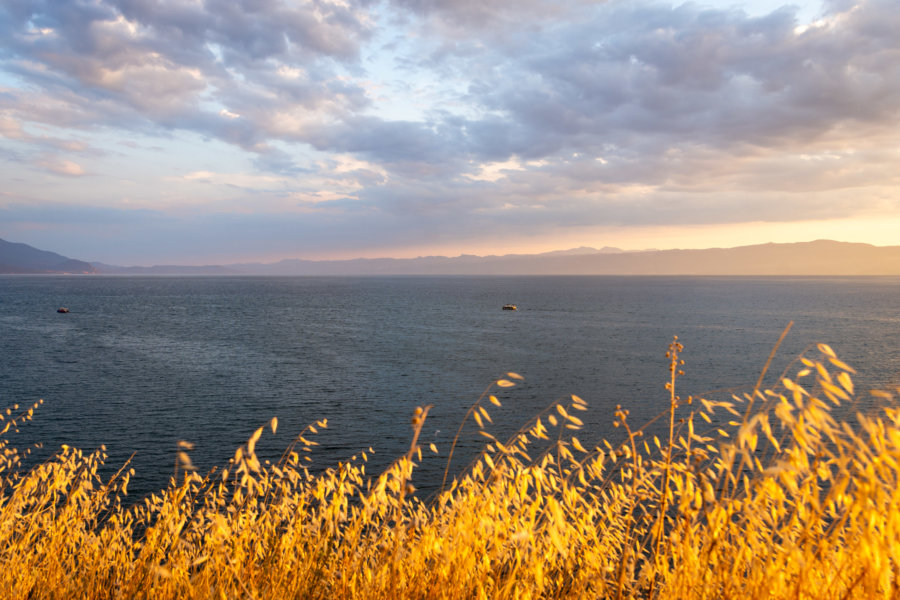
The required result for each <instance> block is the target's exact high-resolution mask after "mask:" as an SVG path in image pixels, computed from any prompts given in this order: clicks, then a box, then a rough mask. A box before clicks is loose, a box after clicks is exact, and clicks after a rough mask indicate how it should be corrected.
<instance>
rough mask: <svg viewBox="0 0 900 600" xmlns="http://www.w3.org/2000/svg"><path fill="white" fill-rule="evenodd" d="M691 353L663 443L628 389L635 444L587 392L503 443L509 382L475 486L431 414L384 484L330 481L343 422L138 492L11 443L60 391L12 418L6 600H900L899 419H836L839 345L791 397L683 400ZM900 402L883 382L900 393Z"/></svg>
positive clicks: (186, 457) (419, 415)
mask: <svg viewBox="0 0 900 600" xmlns="http://www.w3.org/2000/svg"><path fill="white" fill-rule="evenodd" d="M680 351H681V346H680V344H679V343H678V341H677V339H676V340H674V341H673V342H672V344H671V346H670V347H669V353H668V357H669V364H670V372H669V375H668V383H667V388H668V389H669V394H670V395H669V399H670V403H669V407H668V410H667V411H666V413H665V414H664V415H663V416H662V418H663V419H664V420H665V423H666V425H667V428H664V429H665V430H666V431H667V432H668V434H667V435H663V436H662V437H663V439H659V438H657V437H655V436H652V435H649V434H648V435H644V431H642V429H641V428H640V427H639V426H640V425H642V424H633V423H631V422H630V421H629V419H628V411H627V406H626V404H627V403H626V402H625V401H623V406H622V407H620V408H619V409H618V410H617V412H616V414H615V417H614V418H615V420H616V424H617V425H618V426H619V427H620V429H619V431H622V432H624V433H623V436H622V438H621V439H624V440H625V441H624V443H621V444H617V445H612V444H610V443H609V442H601V443H600V444H597V445H593V444H588V443H586V441H584V440H580V439H579V437H578V436H579V434H581V435H584V434H582V432H581V431H580V429H581V426H582V422H581V420H580V419H579V416H578V415H579V413H580V411H582V410H583V409H584V408H585V403H584V402H583V401H582V400H581V399H580V398H578V397H574V396H573V397H570V398H569V399H568V400H567V401H566V402H563V403H558V404H554V405H553V406H551V407H549V408H548V409H547V410H546V411H545V412H543V413H542V414H540V415H536V416H535V417H534V419H533V420H532V421H531V422H530V423H528V424H527V425H526V426H525V427H523V428H522V429H521V430H520V431H519V433H517V434H516V435H515V436H513V437H512V438H511V439H506V440H498V439H495V438H494V437H493V436H492V435H491V434H490V433H489V432H488V427H487V425H488V421H489V420H490V413H489V408H490V407H491V406H492V403H493V404H497V403H499V401H498V400H497V398H496V397H495V396H494V395H493V394H494V393H495V392H493V390H494V388H495V387H501V388H502V387H510V386H513V385H515V382H516V379H517V377H518V376H517V375H516V374H514V373H509V374H507V375H505V376H504V377H503V378H501V379H498V380H497V381H495V382H494V384H493V386H492V387H491V388H489V390H488V391H487V392H486V393H485V395H484V396H483V397H482V398H481V399H479V400H478V401H477V402H476V403H475V404H474V405H473V406H472V408H471V410H470V412H469V415H468V416H467V420H468V423H470V424H471V425H473V426H475V427H478V428H479V429H480V430H481V432H482V434H483V435H484V436H485V450H484V453H483V454H482V455H481V457H480V459H479V460H477V461H476V462H475V463H474V464H472V465H471V466H470V467H469V468H468V469H467V470H465V471H464V472H463V474H462V475H459V476H457V477H456V478H454V477H452V476H449V472H450V470H449V467H450V465H451V464H452V462H451V456H452V451H453V448H441V449H437V448H434V447H433V446H431V447H420V446H419V444H418V434H419V431H420V430H421V427H422V424H423V423H424V421H425V419H427V416H428V408H429V407H422V408H420V409H418V410H417V411H416V413H415V414H414V415H413V418H412V431H411V445H410V450H409V452H408V453H407V454H406V455H405V456H401V457H399V458H398V459H397V460H396V462H395V463H394V464H393V465H392V466H391V467H390V468H389V469H387V471H385V472H383V473H374V474H370V473H368V472H367V470H366V459H367V455H366V453H360V454H359V455H358V456H356V457H355V458H354V460H352V461H350V462H347V463H340V464H337V465H333V466H332V467H331V468H328V469H326V470H322V471H316V472H313V471H311V470H310V469H309V468H308V464H309V461H308V460H307V456H308V454H309V452H308V450H309V449H310V448H311V447H312V446H313V445H314V444H315V433H316V431H317V430H318V429H321V428H323V427H326V426H327V423H325V422H319V423H316V424H314V425H312V426H310V427H308V428H307V430H305V431H304V432H302V433H301V434H300V435H299V436H298V437H297V438H296V440H295V441H294V443H293V444H292V445H291V446H290V447H289V448H288V449H287V450H286V451H285V453H284V456H283V457H282V459H281V460H280V461H279V462H277V463H268V462H266V461H260V459H259V458H258V457H257V455H256V452H255V445H256V443H257V441H258V440H259V438H260V436H262V435H267V431H268V430H269V429H271V430H272V431H274V430H275V429H276V427H277V420H276V419H272V421H271V422H270V423H269V424H268V425H267V426H266V428H260V429H259V430H257V431H256V432H255V433H254V434H253V436H252V437H251V438H250V439H249V440H248V442H247V443H246V444H245V445H243V446H242V447H240V448H239V449H237V451H236V452H235V455H234V457H233V459H232V460H231V461H230V462H229V464H227V465H225V466H224V467H223V468H221V469H216V470H213V472H211V473H208V474H201V473H198V472H197V471H196V470H195V469H194V468H193V466H192V465H191V461H190V449H191V446H190V444H188V443H186V442H185V443H182V445H181V446H182V447H181V448H180V451H179V454H178V459H177V461H178V467H177V469H176V472H175V474H174V476H173V478H172V481H171V483H170V485H169V486H168V487H167V489H165V490H161V491H160V492H158V493H156V494H153V495H151V496H149V497H147V498H146V499H144V500H143V501H142V502H138V503H136V504H129V503H125V502H124V500H123V497H124V494H126V491H127V486H128V481H129V478H130V477H131V475H132V474H133V472H132V471H131V470H130V469H129V467H128V465H126V466H125V467H123V468H122V470H121V471H120V472H119V473H118V474H117V475H116V476H114V477H112V478H108V479H106V480H104V479H102V478H101V477H100V476H99V475H98V470H99V468H100V467H101V465H102V463H103V461H104V458H105V455H104V451H103V450H102V449H100V450H98V451H96V452H93V453H90V454H86V453H83V452H82V451H80V450H77V449H74V448H67V447H63V448H62V450H61V451H60V452H59V453H58V454H57V455H56V456H55V458H53V459H52V460H50V461H48V462H45V463H43V464H40V465H38V466H35V467H32V468H28V469H25V468H23V467H21V462H22V458H23V456H24V453H25V451H20V450H17V449H16V448H15V447H14V445H13V444H12V442H11V440H12V439H14V436H13V434H14V432H15V430H16V428H18V427H19V426H21V425H22V423H23V422H24V421H27V420H28V419H30V418H31V416H32V414H33V413H34V411H35V409H37V408H38V404H35V405H33V406H29V407H27V408H24V409H20V408H18V407H12V408H10V409H9V410H8V411H7V412H6V414H5V415H4V416H3V421H2V422H0V423H2V425H0V427H3V426H5V430H4V432H3V436H2V438H0V450H2V452H0V454H2V457H0V478H2V479H0V552H2V555H0V556H2V568H0V596H2V597H3V598H8V599H14V598H86V599H87V598H90V599H94V598H125V599H128V598H173V599H174V598H277V599H282V598H328V599H331V598H385V599H388V598H390V599H395V598H460V599H463V598H466V599H468V598H635V597H638V598H648V597H653V598H657V597H658V598H809V599H822V598H834V599H841V598H896V597H900V571H898V559H900V510H898V509H900V485H898V483H900V482H898V475H900V411H898V410H897V409H894V408H884V409H882V410H880V412H878V413H877V414H871V415H856V416H853V417H852V418H851V419H850V420H842V421H839V420H837V419H835V418H834V417H833V416H832V407H834V406H838V405H847V404H848V403H849V402H852V400H853V398H854V394H855V390H854V385H853V381H852V378H851V376H852V374H853V369H852V368H851V367H849V366H848V365H846V364H844V363H843V362H841V361H840V360H839V359H838V358H837V357H836V356H835V354H834V352H833V351H832V350H831V348H829V347H828V346H825V345H819V346H818V348H817V349H815V350H814V351H813V352H810V353H808V354H809V355H808V356H803V357H801V358H800V359H799V361H798V362H797V363H795V364H796V369H797V370H796V372H792V374H791V376H790V378H788V377H785V378H783V379H782V380H781V381H780V382H779V383H778V385H777V386H776V387H775V388H774V389H765V390H764V389H754V390H752V391H750V392H747V393H744V394H741V395H735V396H733V397H731V398H730V399H728V400H721V399H720V400H716V401H712V400H706V399H703V398H681V397H679V396H678V394H677V393H676V386H677V382H678V377H679V375H680V373H681V371H680V369H681V368H682V361H681V360H680V358H679V353H680ZM898 391H900V390H893V391H891V390H885V391H880V392H873V393H874V394H875V395H878V396H880V397H881V398H882V399H883V400H884V401H885V402H884V404H885V406H891V402H890V401H891V399H892V398H893V397H894V395H895V394H896V393H897V392H898ZM398 427H406V425H405V424H398ZM11 436H12V437H11ZM438 450H439V451H440V453H439V454H438V455H437V456H423V455H434V453H435V452H437V451H438ZM425 459H428V460H444V461H446V462H447V464H448V477H447V480H446V485H445V489H444V490H443V492H442V493H440V494H439V495H438V496H436V497H435V498H433V499H430V500H428V501H423V500H421V499H420V498H419V497H418V496H417V495H416V494H414V493H413V491H414V490H412V488H411V486H410V484H409V481H410V477H411V474H412V472H413V469H415V467H416V465H417V464H419V463H420V462H421V461H422V460H425Z"/></svg>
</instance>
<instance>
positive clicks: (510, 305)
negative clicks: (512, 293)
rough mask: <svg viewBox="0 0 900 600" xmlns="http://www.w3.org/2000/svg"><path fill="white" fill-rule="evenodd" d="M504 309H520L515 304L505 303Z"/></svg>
mask: <svg viewBox="0 0 900 600" xmlns="http://www.w3.org/2000/svg"><path fill="white" fill-rule="evenodd" d="M503 310H519V307H518V306H516V305H515V304H504V305H503Z"/></svg>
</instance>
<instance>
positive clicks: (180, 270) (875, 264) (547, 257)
mask: <svg viewBox="0 0 900 600" xmlns="http://www.w3.org/2000/svg"><path fill="white" fill-rule="evenodd" d="M48 265H49V266H48ZM53 265H55V267H54V266H53ZM0 273H100V274H107V275H281V276H293V275H744V276H753V275H759V276H762V275H786V276H804V275H818V276H838V275H900V246H873V245H871V244H862V243H851V242H835V241H831V240H816V241H814V242H797V243H790V244H775V243H769V244H757V245H752V246H738V247H735V248H708V249H704V250H677V249H675V250H644V251H634V252H625V251H622V250H619V249H618V248H609V247H605V248H602V249H600V250H597V249H595V248H587V247H581V248H573V249H571V250H561V251H554V252H545V253H543V254H506V255H502V256H475V255H461V256H456V257H446V256H424V257H418V258H356V259H348V260H303V259H285V260H281V261H278V262H275V263H241V264H231V265H206V266H176V265H170V266H167V265H158V266H152V267H122V266H115V265H107V264H103V263H93V264H90V263H86V262H84V261H77V260H74V259H70V258H67V257H64V256H61V255H59V254H56V253H53V252H46V251H43V250H37V249H35V248H32V247H31V246H27V245H26V244H13V243H11V242H4V241H3V240H0Z"/></svg>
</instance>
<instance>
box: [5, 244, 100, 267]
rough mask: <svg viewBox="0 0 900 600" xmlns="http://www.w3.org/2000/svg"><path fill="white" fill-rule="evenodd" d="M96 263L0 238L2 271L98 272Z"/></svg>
mask: <svg viewBox="0 0 900 600" xmlns="http://www.w3.org/2000/svg"><path fill="white" fill-rule="evenodd" d="M96 272H97V269H95V268H94V265H92V264H90V263H88V262H84V261H83V260H75V259H72V258H67V257H65V256H62V255H61V254H57V253H56V252H48V251H46V250H38V249H37V248H33V247H31V246H29V245H28V244H16V243H14V242H7V241H5V240H0V273H2V274H9V273H22V274H27V273H96Z"/></svg>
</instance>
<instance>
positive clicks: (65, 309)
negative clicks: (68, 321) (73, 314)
mask: <svg viewBox="0 0 900 600" xmlns="http://www.w3.org/2000/svg"><path fill="white" fill-rule="evenodd" d="M56 312H58V313H67V312H69V309H68V308H66V307H65V306H60V307H59V308H57V309H56Z"/></svg>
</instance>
